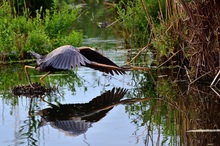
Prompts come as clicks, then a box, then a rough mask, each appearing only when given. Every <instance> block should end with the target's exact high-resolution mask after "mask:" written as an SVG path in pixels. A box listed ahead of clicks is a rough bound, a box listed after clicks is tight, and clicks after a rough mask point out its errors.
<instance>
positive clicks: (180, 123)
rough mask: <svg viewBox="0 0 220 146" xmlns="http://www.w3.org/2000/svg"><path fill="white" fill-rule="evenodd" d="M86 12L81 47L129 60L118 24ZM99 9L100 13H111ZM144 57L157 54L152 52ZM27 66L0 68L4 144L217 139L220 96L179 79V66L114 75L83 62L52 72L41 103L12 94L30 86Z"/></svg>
mask: <svg viewBox="0 0 220 146" xmlns="http://www.w3.org/2000/svg"><path fill="white" fill-rule="evenodd" d="M88 12H89V14H91V15H86V17H81V18H80V20H79V23H81V25H79V26H80V27H79V28H78V29H79V30H80V31H82V32H83V34H84V39H83V45H84V46H91V47H94V48H98V50H99V52H101V53H102V54H103V55H105V56H107V57H108V58H110V59H111V60H112V61H114V62H115V63H116V64H118V65H119V66H121V65H124V64H125V63H126V62H127V61H129V60H130V59H131V56H128V54H129V55H130V53H128V52H127V50H123V49H122V46H123V45H122V42H123V41H122V40H121V39H120V38H118V36H117V35H115V33H113V31H115V29H102V28H99V27H98V26H97V22H101V21H107V20H104V19H97V18H98V17H96V16H97V15H96V14H100V13H99V12H100V9H98V8H95V10H91V11H90V10H89V11H88ZM101 12H103V13H102V14H103V17H102V18H109V17H106V15H105V12H104V11H101ZM86 14H88V13H86ZM92 16H95V17H92ZM144 57H146V58H145V60H146V61H149V60H151V59H152V58H151V57H152V56H151V54H148V53H147V55H144ZM149 62H151V61H149ZM28 64H29V65H34V63H32V62H30V63H28ZM149 65H150V64H145V66H147V67H148V66H149ZM23 67H24V64H9V65H1V66H0V146H20V145H24V146H27V145H37V146H51V145H53V146H60V145H65V146H72V145H77V146H88V145H89V146H103V145H105V146H112V145H114V146H148V145H149V146H151V145H158V146H160V145H165V146H166V145H174V146H176V145H193V146H194V145H219V143H220V134H219V131H220V130H219V129H220V124H219V123H220V122H219V121H220V98H219V97H218V96H217V95H216V93H215V92H213V90H211V89H210V88H209V87H208V86H204V85H190V86H189V85H188V84H187V83H186V82H182V81H181V80H177V74H180V72H178V71H175V70H172V71H171V69H167V70H168V71H167V70H153V69H152V70H151V71H147V72H141V71H129V72H127V74H126V75H115V76H111V75H106V74H103V73H100V72H98V71H95V70H92V69H89V68H83V67H82V68H79V69H77V70H75V71H68V72H62V73H59V74H54V75H51V76H49V77H47V78H46V82H47V83H48V84H50V86H52V87H57V88H58V90H56V91H54V92H52V93H50V94H46V96H45V98H44V100H45V101H42V100H41V99H40V98H37V97H34V98H30V97H26V96H16V95H14V94H13V93H12V90H13V88H14V87H16V86H18V85H27V84H28V82H27V78H26V76H25V73H24V70H23ZM30 74H31V79H32V81H33V82H36V81H39V77H40V76H39V73H38V72H36V71H31V70H30ZM216 91H217V92H219V91H220V90H219V89H216ZM193 130H195V131H193ZM201 130H203V131H202V132H201Z"/></svg>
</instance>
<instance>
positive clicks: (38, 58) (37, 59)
mask: <svg viewBox="0 0 220 146" xmlns="http://www.w3.org/2000/svg"><path fill="white" fill-rule="evenodd" d="M31 55H32V56H33V57H34V59H35V60H36V62H37V65H40V64H41V63H42V60H43V59H44V56H43V55H40V54H38V53H36V52H33V51H31Z"/></svg>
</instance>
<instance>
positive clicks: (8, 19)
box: [0, 1, 82, 61]
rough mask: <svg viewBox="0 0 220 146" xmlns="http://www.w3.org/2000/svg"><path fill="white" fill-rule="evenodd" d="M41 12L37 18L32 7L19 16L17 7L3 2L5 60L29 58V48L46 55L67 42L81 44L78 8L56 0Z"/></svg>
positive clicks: (0, 31)
mask: <svg viewBox="0 0 220 146" xmlns="http://www.w3.org/2000/svg"><path fill="white" fill-rule="evenodd" d="M41 11H42V9H38V10H36V17H31V16H30V15H29V14H30V13H29V10H28V9H25V11H24V13H23V15H17V14H16V10H15V8H14V7H11V6H10V4H9V3H8V2H7V1H3V3H2V5H1V11H0V23H1V25H0V58H1V60H2V61H10V60H22V59H25V58H26V57H27V55H26V54H27V53H28V51H29V50H34V51H36V52H41V53H42V54H45V53H48V52H50V51H51V50H53V49H54V48H56V47H58V46H61V45H64V44H71V45H75V46H78V45H80V44H81V42H82V34H81V33H79V32H76V31H74V30H73V27H72V26H73V24H74V22H75V21H76V19H77V16H78V10H77V9H70V8H69V6H68V5H67V4H66V5H64V6H62V7H59V5H58V2H56V1H54V3H53V6H52V7H51V9H46V10H45V13H42V12H41ZM42 14H43V18H42Z"/></svg>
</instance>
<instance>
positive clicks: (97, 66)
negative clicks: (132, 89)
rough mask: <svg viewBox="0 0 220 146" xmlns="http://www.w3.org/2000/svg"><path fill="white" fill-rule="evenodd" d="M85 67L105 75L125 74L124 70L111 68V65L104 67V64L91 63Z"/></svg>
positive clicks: (115, 67)
mask: <svg viewBox="0 0 220 146" xmlns="http://www.w3.org/2000/svg"><path fill="white" fill-rule="evenodd" d="M86 66H87V67H90V68H92V69H95V70H99V71H101V72H105V73H107V74H111V75H114V73H115V74H117V75H119V74H126V73H125V70H124V69H123V68H120V67H117V66H112V65H106V64H101V63H97V62H91V63H90V64H86Z"/></svg>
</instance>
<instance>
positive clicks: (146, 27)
mask: <svg viewBox="0 0 220 146" xmlns="http://www.w3.org/2000/svg"><path fill="white" fill-rule="evenodd" d="M159 2H160V5H159V3H158V1H155V0H137V1H135V2H133V1H121V2H120V3H119V5H118V9H117V10H118V15H119V20H120V22H121V24H122V29H123V30H124V34H123V37H124V38H125V41H126V45H127V46H126V47H127V48H130V47H132V48H136V47H143V46H145V45H146V44H147V43H148V41H149V38H150V36H151V35H152V34H151V31H152V30H151V25H152V24H151V23H154V25H156V26H158V25H159V22H160V20H159V18H158V14H159V13H158V12H160V11H161V13H164V9H165V0H160V1H159ZM148 17H151V18H150V19H151V20H150V19H149V18H148ZM151 21H152V22H151Z"/></svg>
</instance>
